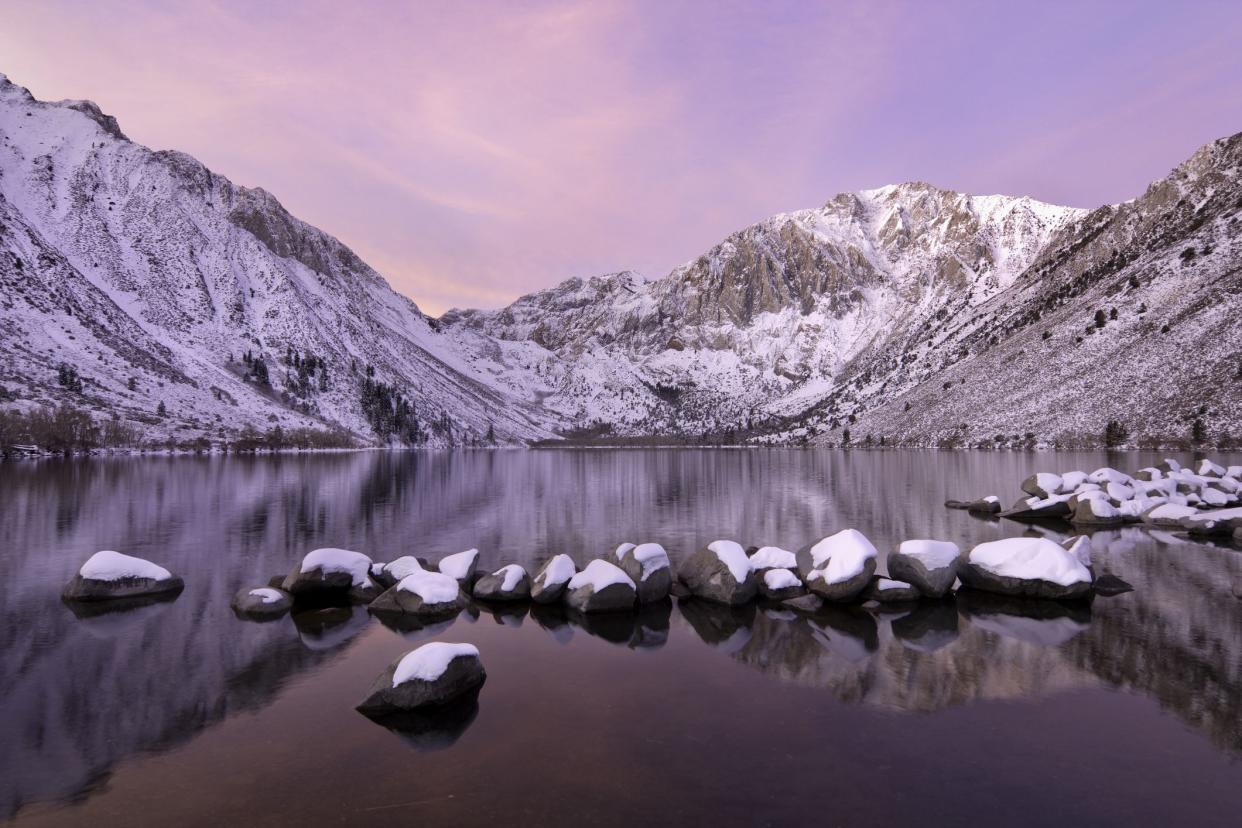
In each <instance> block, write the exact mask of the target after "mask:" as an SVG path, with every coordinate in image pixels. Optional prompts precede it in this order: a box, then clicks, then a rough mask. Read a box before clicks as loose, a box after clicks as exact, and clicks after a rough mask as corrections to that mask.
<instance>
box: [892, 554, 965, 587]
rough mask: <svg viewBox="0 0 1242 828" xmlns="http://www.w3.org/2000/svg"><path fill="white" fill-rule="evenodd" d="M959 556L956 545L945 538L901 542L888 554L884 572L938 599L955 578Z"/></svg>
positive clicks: (951, 585)
mask: <svg viewBox="0 0 1242 828" xmlns="http://www.w3.org/2000/svg"><path fill="white" fill-rule="evenodd" d="M961 556H962V551H961V550H960V549H958V548H957V544H956V543H951V542H949V541H938V540H908V541H902V543H901V545H900V546H899V547H897V551H896V552H893V553H891V554H890V555H889V556H888V571H889V574H890V575H891V576H892V577H893V578H894V579H895V580H898V581H905V582H906V583H908V584H911V585H912V586H913V587H914V588H915V589H917V590H918V591H919V592H921V593H922V594H923V595H926V596H927V597H928V598H941V597H943V596H944V595H946V594H947V593H948V592H949V590H951V589H952V588H953V582H954V581H956V580H957V565H958V559H959V558H961Z"/></svg>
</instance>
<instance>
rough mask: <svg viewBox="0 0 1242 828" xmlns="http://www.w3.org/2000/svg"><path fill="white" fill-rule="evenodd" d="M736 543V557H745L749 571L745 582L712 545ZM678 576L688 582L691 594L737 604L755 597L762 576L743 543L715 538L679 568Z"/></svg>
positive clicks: (729, 548) (745, 576)
mask: <svg viewBox="0 0 1242 828" xmlns="http://www.w3.org/2000/svg"><path fill="white" fill-rule="evenodd" d="M720 543H727V544H732V546H730V547H728V550H729V551H728V552H725V553H723V554H729V555H732V556H733V557H736V556H737V555H740V556H741V560H742V561H744V562H745V566H746V570H745V574H744V575H743V577H742V579H741V581H739V580H738V579H737V578H736V577H734V575H733V572H732V571H731V570H730V569H729V567H728V566H727V565H726V564H725V562H724V561H723V560H722V559H721V557H720V555H719V554H717V552H715V551H714V550H713V549H712V548H711V547H712V546H713V545H714V544H720ZM733 547H736V549H733ZM678 579H679V580H680V581H681V582H682V583H684V584H685V585H686V588H687V589H688V590H689V591H690V594H691V595H693V596H695V597H696V598H702V599H704V600H707V601H716V602H717V603H721V604H729V605H731V606H737V605H739V604H745V603H747V602H748V601H751V600H753V599H754V597H755V595H756V594H758V592H759V584H758V579H757V578H756V577H755V573H754V570H752V569H751V568H750V559H749V558H747V557H746V551H745V550H744V549H742V547H741V546H740V545H739V544H736V543H733V542H732V541H713V543H711V544H708V545H707V546H704V547H703V548H702V549H700V550H699V551H697V552H695V553H694V554H693V555H691V556H690V557H689V558H688V559H687V560H686V562H685V563H683V564H682V565H681V567H680V568H679V570H678Z"/></svg>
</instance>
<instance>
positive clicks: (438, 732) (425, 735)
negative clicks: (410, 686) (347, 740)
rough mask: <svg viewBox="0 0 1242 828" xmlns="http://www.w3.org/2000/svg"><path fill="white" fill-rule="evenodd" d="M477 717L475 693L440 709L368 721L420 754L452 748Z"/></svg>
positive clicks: (397, 714) (477, 699) (477, 702)
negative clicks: (393, 735)
mask: <svg viewBox="0 0 1242 828" xmlns="http://www.w3.org/2000/svg"><path fill="white" fill-rule="evenodd" d="M359 715H362V714H359ZM478 715H479V693H478V691H477V690H476V691H475V692H474V693H471V694H469V695H468V696H467V697H466V698H462V699H458V700H457V701H455V702H453V703H452V704H447V705H444V706H443V707H437V708H431V709H428V710H416V711H410V712H408V713H396V714H393V715H389V716H377V717H367V718H370V720H371V721H373V722H375V723H376V724H377V725H379V726H381V727H383V728H386V729H388V730H389V731H391V732H392V733H394V734H395V735H397V736H398V737H400V738H401V740H402V741H404V742H405V743H406V744H407V745H409V746H410V747H412V748H414V749H415V750H417V751H419V752H420V753H430V752H434V751H439V750H446V749H447V748H450V747H452V746H453V745H455V744H456V743H457V740H458V739H460V738H461V737H462V734H463V733H465V732H466V731H467V730H468V729H469V728H470V725H471V724H473V723H474V720H475V719H476V718H477V717H478Z"/></svg>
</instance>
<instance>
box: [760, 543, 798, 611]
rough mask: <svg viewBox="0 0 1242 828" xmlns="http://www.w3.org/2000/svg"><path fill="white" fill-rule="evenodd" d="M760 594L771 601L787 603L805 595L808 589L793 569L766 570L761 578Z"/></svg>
mask: <svg viewBox="0 0 1242 828" xmlns="http://www.w3.org/2000/svg"><path fill="white" fill-rule="evenodd" d="M791 554H792V553H791ZM759 592H760V593H762V594H763V597H764V598H767V599H768V600H769V601H785V600H788V599H790V598H797V597H798V596H799V595H805V594H806V587H805V586H803V585H802V579H801V578H799V577H798V575H797V573H796V572H794V571H793V570H791V569H784V568H779V569H765V570H764V571H763V574H762V575H760V576H759Z"/></svg>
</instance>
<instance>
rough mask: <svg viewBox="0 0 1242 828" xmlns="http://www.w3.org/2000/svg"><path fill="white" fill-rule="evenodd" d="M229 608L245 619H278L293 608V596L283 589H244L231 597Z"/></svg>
mask: <svg viewBox="0 0 1242 828" xmlns="http://www.w3.org/2000/svg"><path fill="white" fill-rule="evenodd" d="M255 593H258V594H257V595H256V594H255ZM273 593H274V595H273ZM273 597H274V598H275V600H272V598H273ZM265 599H266V600H265ZM230 606H232V607H233V611H234V612H235V613H237V614H238V615H244V616H246V617H247V618H256V619H263V618H280V617H281V616H282V615H284V614H285V613H286V612H288V611H289V608H290V607H292V606H293V596H292V595H290V594H289V593H287V592H285V591H284V590H283V589H274V588H272V587H261V588H255V587H244V588H242V589H240V590H238V591H237V593H236V594H234V595H233V601H232V603H231V604H230Z"/></svg>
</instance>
